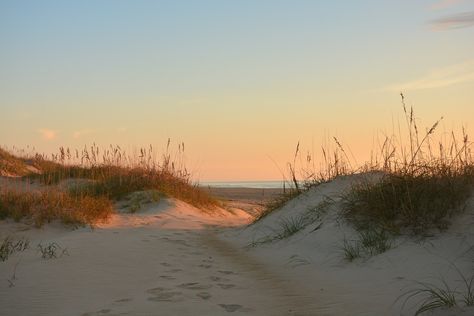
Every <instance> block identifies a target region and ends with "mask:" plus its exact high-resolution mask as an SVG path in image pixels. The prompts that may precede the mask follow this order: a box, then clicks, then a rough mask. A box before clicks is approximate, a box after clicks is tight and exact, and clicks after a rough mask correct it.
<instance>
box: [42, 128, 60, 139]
mask: <svg viewBox="0 0 474 316" xmlns="http://www.w3.org/2000/svg"><path fill="white" fill-rule="evenodd" d="M38 133H40V135H41V137H42V138H43V139H45V140H52V139H55V138H56V136H57V133H56V131H53V130H51V129H49V128H40V129H39V130H38Z"/></svg>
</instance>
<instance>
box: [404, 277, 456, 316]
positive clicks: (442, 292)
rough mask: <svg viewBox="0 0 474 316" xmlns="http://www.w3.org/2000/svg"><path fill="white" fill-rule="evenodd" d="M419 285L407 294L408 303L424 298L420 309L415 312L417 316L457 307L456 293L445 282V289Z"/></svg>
mask: <svg viewBox="0 0 474 316" xmlns="http://www.w3.org/2000/svg"><path fill="white" fill-rule="evenodd" d="M418 285H419V286H420V287H419V288H417V289H414V290H411V291H409V292H407V293H405V295H407V298H406V301H408V300H410V299H412V298H415V297H417V296H423V298H422V301H421V305H420V307H419V308H418V309H417V310H416V311H415V316H417V315H420V314H422V313H425V312H428V311H431V310H434V309H437V308H443V307H444V308H451V307H455V306H457V301H456V291H455V290H453V289H451V288H450V287H449V286H448V284H447V283H446V282H445V281H444V280H443V287H438V286H435V285H433V284H430V283H422V282H418ZM406 301H405V303H406Z"/></svg>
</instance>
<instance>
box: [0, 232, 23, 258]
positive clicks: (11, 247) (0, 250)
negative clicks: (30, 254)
mask: <svg viewBox="0 0 474 316" xmlns="http://www.w3.org/2000/svg"><path fill="white" fill-rule="evenodd" d="M29 246H30V241H29V240H28V239H26V238H21V239H19V240H16V241H15V240H14V239H13V238H12V237H10V236H7V237H5V238H4V239H3V241H2V243H1V244H0V261H6V260H7V259H8V258H9V257H10V256H11V255H12V254H14V253H16V252H22V251H25V250H26V249H28V248H29Z"/></svg>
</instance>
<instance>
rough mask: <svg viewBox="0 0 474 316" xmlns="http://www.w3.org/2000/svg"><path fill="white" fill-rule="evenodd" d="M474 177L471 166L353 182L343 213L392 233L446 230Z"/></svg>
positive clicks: (358, 223)
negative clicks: (370, 181)
mask: <svg viewBox="0 0 474 316" xmlns="http://www.w3.org/2000/svg"><path fill="white" fill-rule="evenodd" d="M473 179H474V178H473V176H472V175H471V171H470V170H469V169H461V170H438V169H437V170H432V172H429V173H428V172H426V173H421V174H406V173H404V174H396V173H392V174H387V175H385V176H384V177H383V178H382V180H381V181H379V182H376V183H362V184H357V185H354V186H353V187H352V189H351V190H350V191H349V192H348V193H347V194H346V195H345V196H344V212H345V215H346V216H347V218H348V219H349V220H350V221H351V222H352V223H354V224H355V225H356V227H358V228H362V229H363V228H365V227H368V226H371V225H377V226H380V227H383V228H384V229H386V230H389V231H391V232H393V233H401V232H404V231H407V230H409V231H410V232H412V233H415V234H422V233H424V232H426V231H428V230H430V229H432V228H438V229H445V228H446V227H447V226H448V225H449V219H450V218H451V217H452V216H453V215H455V214H456V213H459V212H460V211H462V209H463V205H464V204H465V202H466V200H467V199H468V198H469V196H470V194H471V191H472V184H473Z"/></svg>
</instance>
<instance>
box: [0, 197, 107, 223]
mask: <svg viewBox="0 0 474 316" xmlns="http://www.w3.org/2000/svg"><path fill="white" fill-rule="evenodd" d="M112 214H113V207H112V203H111V201H110V200H108V199H107V198H104V197H90V196H82V197H79V196H72V195H70V194H68V193H66V192H61V191H58V190H41V191H34V192H24V191H22V192H21V191H18V190H10V189H2V190H0V219H5V218H12V219H14V220H15V221H20V220H22V219H26V220H32V221H33V223H34V224H35V226H36V227H41V226H43V225H44V224H45V223H51V222H53V221H55V220H59V221H60V222H62V223H63V224H66V225H72V226H81V225H92V226H93V225H94V224H97V223H99V222H105V221H107V219H108V218H109V217H110V216H111V215H112Z"/></svg>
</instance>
